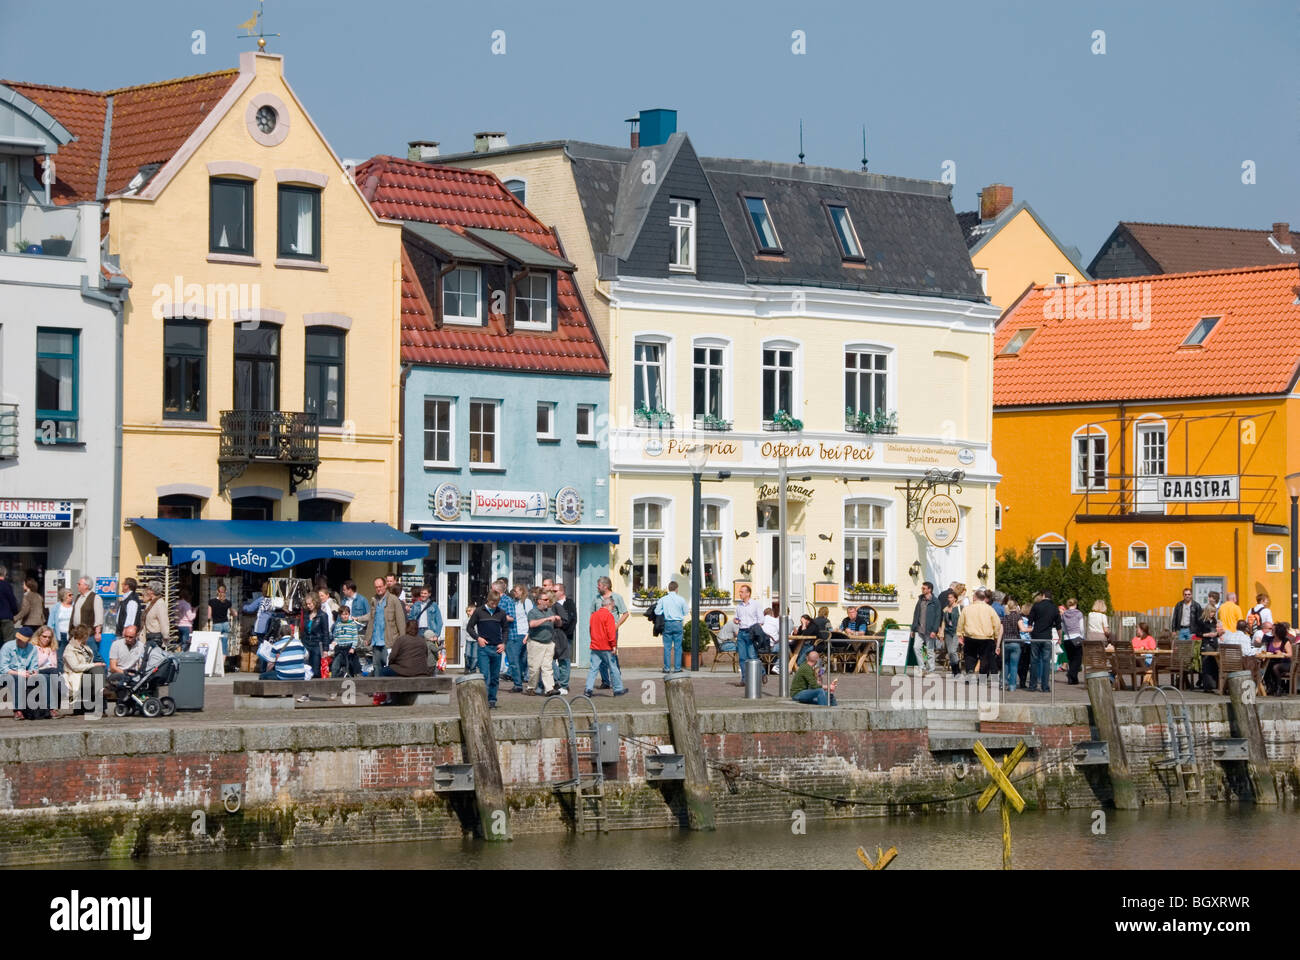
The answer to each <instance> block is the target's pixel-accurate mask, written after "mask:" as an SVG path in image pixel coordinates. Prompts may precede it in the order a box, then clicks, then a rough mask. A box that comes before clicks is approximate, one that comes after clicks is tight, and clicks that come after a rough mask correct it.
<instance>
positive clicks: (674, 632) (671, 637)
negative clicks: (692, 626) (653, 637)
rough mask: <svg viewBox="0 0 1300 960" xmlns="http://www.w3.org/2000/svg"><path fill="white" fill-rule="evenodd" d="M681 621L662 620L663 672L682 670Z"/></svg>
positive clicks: (678, 671)
mask: <svg viewBox="0 0 1300 960" xmlns="http://www.w3.org/2000/svg"><path fill="white" fill-rule="evenodd" d="M682 623H683V621H681V620H665V621H664V673H681V672H682Z"/></svg>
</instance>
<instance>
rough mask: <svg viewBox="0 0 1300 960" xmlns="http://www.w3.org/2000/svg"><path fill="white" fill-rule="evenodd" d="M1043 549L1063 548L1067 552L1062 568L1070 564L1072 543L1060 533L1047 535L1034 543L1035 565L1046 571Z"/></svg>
mask: <svg viewBox="0 0 1300 960" xmlns="http://www.w3.org/2000/svg"><path fill="white" fill-rule="evenodd" d="M1043 547H1061V548H1062V549H1063V550H1064V551H1065V556H1064V558H1063V559H1062V561H1061V566H1065V565H1066V564H1067V563H1069V562H1070V543H1069V541H1068V540H1066V539H1065V537H1063V536H1061V535H1060V534H1059V533H1045V534H1043V535H1042V536H1041V537H1039V538H1038V539H1037V540H1035V541H1034V564H1035V565H1036V566H1037V567H1038V569H1039V570H1044V569H1046V567H1044V566H1043Z"/></svg>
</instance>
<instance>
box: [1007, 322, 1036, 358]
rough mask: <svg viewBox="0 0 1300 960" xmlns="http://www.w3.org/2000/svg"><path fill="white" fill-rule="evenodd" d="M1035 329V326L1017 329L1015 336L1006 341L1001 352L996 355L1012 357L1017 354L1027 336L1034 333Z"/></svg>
mask: <svg viewBox="0 0 1300 960" xmlns="http://www.w3.org/2000/svg"><path fill="white" fill-rule="evenodd" d="M1035 329H1036V328H1035V327H1026V328H1025V329H1023V330H1017V331H1016V334H1015V336H1013V337H1012V338H1011V339H1010V340H1008V341H1007V345H1006V346H1005V347H1003V348H1002V352H1001V353H1000V354H998V356H1000V357H1014V356H1016V355H1017V354H1019V353H1020V351H1021V350H1022V349H1024V346H1025V344H1026V343H1027V342H1028V340H1029V338H1030V337H1032V336H1033V335H1034V330H1035Z"/></svg>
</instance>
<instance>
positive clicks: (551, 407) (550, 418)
mask: <svg viewBox="0 0 1300 960" xmlns="http://www.w3.org/2000/svg"><path fill="white" fill-rule="evenodd" d="M556 406H557V405H556V404H555V402H554V401H551V400H538V401H537V412H538V413H541V412H542V411H543V410H545V411H546V431H545V432H543V431H541V430H539V431H537V439H538V440H556V439H558V438H557V437H556V435H555V413H556ZM534 422H535V420H534Z"/></svg>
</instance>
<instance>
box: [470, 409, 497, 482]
mask: <svg viewBox="0 0 1300 960" xmlns="http://www.w3.org/2000/svg"><path fill="white" fill-rule="evenodd" d="M480 403H488V404H491V405H492V406H493V407H494V408H495V409H494V413H493V419H492V423H493V427H494V431H493V435H492V456H493V458H494V459H493V460H492V461H491V462H487V461H483V460H478V461H476V460H474V459H473V453H474V436H475V434H474V431H473V428H472V426H471V424H472V422H473V421H472V419H470V420H467V421H466V435H467V436H468V437H469V453H467V454H466V458H467V465H468V466H469V468H470V469H471V470H500V469H501V436H502V434H503V433H504V431H503V430H502V429H501V414H502V411H503V410H504V404H503V403H502V402H501V401H500V400H493V399H491V398H488V397H471V398H470V401H469V417H470V418H472V417H473V416H474V406H475V405H476V404H480ZM479 434H480V435H481V434H482V431H479Z"/></svg>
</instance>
